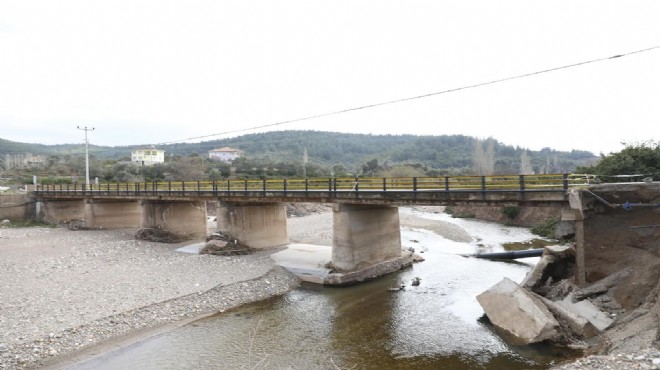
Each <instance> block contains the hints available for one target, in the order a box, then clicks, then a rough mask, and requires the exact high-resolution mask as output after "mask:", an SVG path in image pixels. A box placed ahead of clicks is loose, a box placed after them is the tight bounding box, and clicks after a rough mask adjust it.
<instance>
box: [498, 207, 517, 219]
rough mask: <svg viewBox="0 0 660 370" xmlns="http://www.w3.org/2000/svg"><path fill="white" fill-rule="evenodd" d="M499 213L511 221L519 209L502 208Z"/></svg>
mask: <svg viewBox="0 0 660 370" xmlns="http://www.w3.org/2000/svg"><path fill="white" fill-rule="evenodd" d="M501 211H502V214H503V215H504V216H506V218H508V219H509V220H513V219H514V218H516V216H518V212H519V209H518V207H502V209H501Z"/></svg>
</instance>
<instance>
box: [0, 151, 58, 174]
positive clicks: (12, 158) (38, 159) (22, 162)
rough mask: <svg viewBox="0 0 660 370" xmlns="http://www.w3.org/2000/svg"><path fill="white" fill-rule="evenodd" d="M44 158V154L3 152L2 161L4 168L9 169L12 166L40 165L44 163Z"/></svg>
mask: <svg viewBox="0 0 660 370" xmlns="http://www.w3.org/2000/svg"><path fill="white" fill-rule="evenodd" d="M46 159H47V158H46V156H44V155H32V154H30V153H21V154H5V159H4V161H3V162H4V168H5V169H6V170H10V169H12V168H26V167H32V166H41V165H43V164H45V163H46Z"/></svg>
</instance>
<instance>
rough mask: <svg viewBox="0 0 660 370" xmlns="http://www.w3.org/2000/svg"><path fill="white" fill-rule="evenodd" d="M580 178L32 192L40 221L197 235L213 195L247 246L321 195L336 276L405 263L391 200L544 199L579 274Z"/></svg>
mask: <svg viewBox="0 0 660 370" xmlns="http://www.w3.org/2000/svg"><path fill="white" fill-rule="evenodd" d="M590 180H593V177H589V176H578V175H566V174H558V175H529V176H517V175H516V176H460V177H424V178H414V177H413V178H325V179H277V180H225V181H213V182H146V183H121V184H119V183H107V184H94V185H91V186H89V187H87V186H84V185H77V186H74V185H66V184H62V185H39V186H37V187H36V190H35V191H34V194H33V196H34V198H35V199H36V201H37V202H38V204H39V205H40V208H41V209H40V210H39V211H40V213H41V214H42V215H43V218H44V220H45V221H51V222H64V221H69V220H72V219H84V220H85V221H86V223H87V225H88V226H90V227H103V228H123V227H161V228H163V229H165V230H169V231H173V232H180V233H195V234H198V235H199V236H202V235H205V234H206V227H207V214H206V202H209V201H211V202H218V207H217V222H218V224H217V227H218V230H219V231H222V232H225V233H227V234H230V235H233V236H234V237H236V238H237V239H239V240H241V241H242V242H243V243H244V244H246V245H248V246H251V247H253V248H257V249H259V248H271V247H276V246H282V245H286V244H288V242H289V240H288V234H287V223H286V210H285V203H286V202H315V203H331V204H333V246H332V264H333V266H334V267H335V268H336V269H337V270H338V271H339V272H341V273H342V274H343V275H341V276H339V275H338V276H339V277H338V279H337V280H336V281H332V282H331V283H337V284H342V283H345V282H347V281H356V280H357V281H359V280H363V279H368V278H372V277H375V276H378V275H381V274H383V273H387V272H390V271H392V270H396V269H399V268H401V267H402V266H404V265H406V264H409V263H410V262H411V256H408V255H405V254H402V251H401V237H400V227H399V214H398V208H397V207H399V206H410V205H445V206H446V205H465V204H472V205H489V206H493V205H495V206H503V207H504V206H544V207H547V206H552V207H557V208H560V209H564V212H563V213H562V214H563V217H564V218H565V219H566V220H571V221H574V222H576V226H577V230H578V233H577V235H578V236H577V241H578V261H577V264H578V269H579V273H578V276H579V277H580V278H579V280H580V282H582V283H584V282H585V281H586V280H587V276H588V274H589V268H588V263H587V262H586V258H585V256H588V253H589V252H587V251H586V249H585V248H587V247H588V246H589V245H590V244H589V243H590V242H589V240H588V239H589V238H590V235H591V234H590V232H591V231H590V230H591V229H590V228H589V226H588V223H585V221H584V220H587V219H588V217H587V216H585V215H588V214H589V212H591V211H590V210H591V209H592V208H593V200H594V199H595V200H596V201H597V202H599V200H598V198H600V199H602V200H604V199H603V197H605V198H607V195H601V196H596V197H591V198H589V196H588V195H586V196H585V195H584V194H583V193H582V190H581V189H584V188H585V187H589V186H590V185H589V184H588V183H589V181H590ZM608 191H609V190H608ZM596 192H598V190H590V191H589V193H590V194H594V195H595V194H596ZM659 193H660V192H659ZM569 198H570V200H571V201H570V202H569ZM584 199H591V201H588V202H587V201H585V200H584ZM631 199H632V198H631ZM605 202H607V201H605ZM614 203H616V202H614ZM611 204H613V203H611ZM622 207H623V205H621V204H619V208H621V209H623V208H622ZM657 223H658V224H660V222H657Z"/></svg>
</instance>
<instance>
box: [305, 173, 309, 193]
mask: <svg viewBox="0 0 660 370" xmlns="http://www.w3.org/2000/svg"><path fill="white" fill-rule="evenodd" d="M308 192H309V179H308V178H307V177H305V196H307V193H308Z"/></svg>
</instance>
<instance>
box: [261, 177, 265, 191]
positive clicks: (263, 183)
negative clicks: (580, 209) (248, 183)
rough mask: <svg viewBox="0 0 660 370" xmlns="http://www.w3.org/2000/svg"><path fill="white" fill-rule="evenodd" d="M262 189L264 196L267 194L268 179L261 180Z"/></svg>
mask: <svg viewBox="0 0 660 370" xmlns="http://www.w3.org/2000/svg"><path fill="white" fill-rule="evenodd" d="M261 189H262V192H263V193H264V195H265V194H266V179H261Z"/></svg>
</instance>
